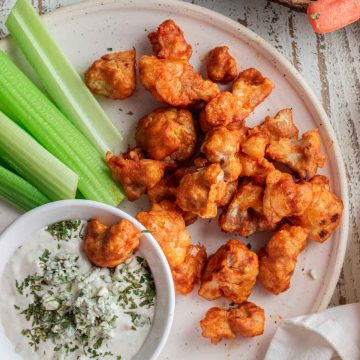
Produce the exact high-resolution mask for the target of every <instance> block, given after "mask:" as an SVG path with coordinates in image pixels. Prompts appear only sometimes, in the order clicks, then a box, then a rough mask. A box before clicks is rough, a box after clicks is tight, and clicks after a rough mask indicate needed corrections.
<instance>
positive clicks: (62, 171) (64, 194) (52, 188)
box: [0, 112, 78, 200]
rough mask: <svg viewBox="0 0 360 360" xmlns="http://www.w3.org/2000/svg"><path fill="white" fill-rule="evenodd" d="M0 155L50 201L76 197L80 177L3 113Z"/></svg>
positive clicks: (0, 132) (0, 125)
mask: <svg viewBox="0 0 360 360" xmlns="http://www.w3.org/2000/svg"><path fill="white" fill-rule="evenodd" d="M0 134H1V136H0V157H1V158H2V159H3V160H4V161H5V162H6V163H7V164H9V165H10V166H11V167H12V168H13V169H15V170H16V171H17V172H18V173H19V174H20V175H21V176H22V177H23V178H25V179H26V180H27V181H29V182H30V183H31V184H33V185H34V186H36V187H37V188H38V189H41V191H42V192H43V193H44V194H45V195H46V196H48V197H49V199H51V200H62V199H73V198H74V197H75V194H76V189H77V184H78V176H77V175H76V174H75V173H74V172H73V171H72V170H70V169H69V168H68V167H67V166H65V165H64V164H63V163H62V162H60V161H59V160H58V159H57V158H56V157H55V156H53V155H51V154H50V153H49V152H48V151H47V150H45V149H44V148H43V147H42V146H41V145H40V144H39V143H37V142H36V141H35V140H34V139H33V138H32V137H31V136H30V135H29V134H28V133H27V132H26V131H25V130H23V129H21V128H20V127H19V126H18V125H16V124H15V123H14V122H12V121H11V120H10V119H9V118H8V117H7V116H5V115H4V114H3V113H2V112H0Z"/></svg>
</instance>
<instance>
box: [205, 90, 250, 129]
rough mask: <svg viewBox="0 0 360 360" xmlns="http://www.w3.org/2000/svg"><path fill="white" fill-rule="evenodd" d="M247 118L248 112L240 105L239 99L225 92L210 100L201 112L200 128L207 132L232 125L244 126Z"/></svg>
mask: <svg viewBox="0 0 360 360" xmlns="http://www.w3.org/2000/svg"><path fill="white" fill-rule="evenodd" d="M246 116H247V115H246V111H245V110H243V109H242V108H241V106H240V105H239V101H238V99H237V97H236V96H235V95H233V94H232V93H230V92H227V91H225V92H221V93H219V94H218V95H217V96H215V97H214V98H213V99H212V100H210V101H209V102H208V103H207V104H206V106H205V108H204V109H203V110H202V111H201V113H200V118H199V121H200V127H201V130H202V131H204V132H207V131H210V130H211V129H214V128H217V127H222V126H227V125H229V124H231V123H239V124H240V125H243V124H244V122H245V118H246Z"/></svg>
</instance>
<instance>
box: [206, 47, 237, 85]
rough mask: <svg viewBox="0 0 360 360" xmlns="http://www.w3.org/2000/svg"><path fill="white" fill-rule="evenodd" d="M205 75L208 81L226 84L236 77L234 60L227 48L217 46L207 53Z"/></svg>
mask: <svg viewBox="0 0 360 360" xmlns="http://www.w3.org/2000/svg"><path fill="white" fill-rule="evenodd" d="M206 66H207V74H208V77H209V79H210V80H212V81H219V82H221V83H224V84H226V83H228V82H230V81H233V80H234V79H235V78H236V75H237V64H236V60H235V59H234V58H233V57H232V56H231V54H230V53H229V48H228V47H227V46H218V47H216V48H214V49H212V50H211V51H210V52H209V55H208V60H207V64H206Z"/></svg>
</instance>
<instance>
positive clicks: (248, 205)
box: [219, 182, 276, 237]
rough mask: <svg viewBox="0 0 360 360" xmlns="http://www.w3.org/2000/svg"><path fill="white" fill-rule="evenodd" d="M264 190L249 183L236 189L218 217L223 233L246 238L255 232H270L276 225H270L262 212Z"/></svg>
mask: <svg viewBox="0 0 360 360" xmlns="http://www.w3.org/2000/svg"><path fill="white" fill-rule="evenodd" d="M263 195H264V189H263V188H262V187H261V186H258V185H255V184H253V183H251V182H248V183H245V184H242V185H240V186H239V188H238V189H237V191H236V193H235V195H234V197H233V198H232V200H231V202H230V204H229V206H228V208H227V209H225V210H224V211H223V213H222V214H221V216H220V217H219V226H220V228H221V230H222V231H224V232H235V233H237V234H238V235H240V236H243V237H247V236H250V235H252V234H253V233H254V232H255V231H257V230H260V231H271V230H273V229H274V227H275V225H276V224H270V223H269V222H268V221H267V220H266V218H265V216H264V215H263V212H262V199H263Z"/></svg>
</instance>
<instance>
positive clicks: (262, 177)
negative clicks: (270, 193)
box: [239, 153, 275, 185]
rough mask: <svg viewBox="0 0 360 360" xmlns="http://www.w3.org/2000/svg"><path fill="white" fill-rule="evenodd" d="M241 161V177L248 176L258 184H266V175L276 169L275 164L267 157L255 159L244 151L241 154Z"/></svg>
mask: <svg viewBox="0 0 360 360" xmlns="http://www.w3.org/2000/svg"><path fill="white" fill-rule="evenodd" d="M239 159H240V162H241V169H242V170H241V174H240V177H243V176H247V177H250V178H251V180H252V181H253V182H254V183H255V184H258V185H265V183H266V177H267V176H268V174H269V173H271V172H272V171H273V170H275V167H274V165H273V164H272V163H271V162H270V161H268V160H266V159H254V158H252V157H250V156H248V155H246V154H244V153H240V154H239Z"/></svg>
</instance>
